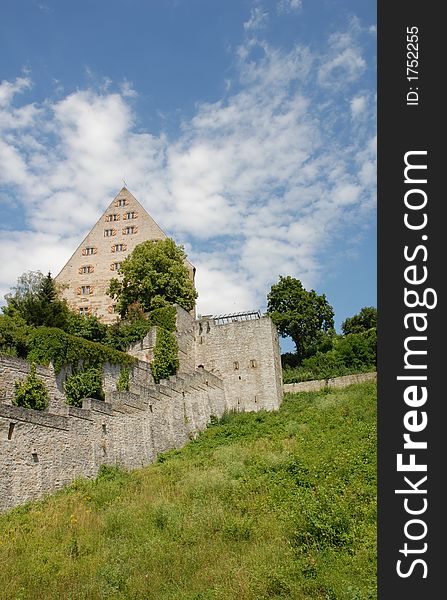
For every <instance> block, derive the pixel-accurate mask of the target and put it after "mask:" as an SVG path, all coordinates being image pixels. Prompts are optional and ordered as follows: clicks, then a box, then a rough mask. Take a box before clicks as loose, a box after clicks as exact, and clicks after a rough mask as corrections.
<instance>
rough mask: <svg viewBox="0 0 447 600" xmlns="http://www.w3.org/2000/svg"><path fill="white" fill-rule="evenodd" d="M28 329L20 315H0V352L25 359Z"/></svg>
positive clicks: (27, 345)
mask: <svg viewBox="0 0 447 600" xmlns="http://www.w3.org/2000/svg"><path fill="white" fill-rule="evenodd" d="M29 336H30V327H29V326H28V325H27V324H26V322H25V321H24V319H22V317H20V315H18V314H15V315H14V316H10V315H0V352H3V353H4V354H9V355H12V356H18V357H19V358H26V355H27V354H28V349H29Z"/></svg>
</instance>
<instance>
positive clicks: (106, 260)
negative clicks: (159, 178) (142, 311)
mask: <svg viewBox="0 0 447 600" xmlns="http://www.w3.org/2000/svg"><path fill="white" fill-rule="evenodd" d="M166 237H167V236H166V234H165V233H164V232H163V231H162V229H161V228H160V227H159V226H158V225H157V223H156V222H155V221H154V219H153V218H152V217H151V216H150V215H149V214H148V212H147V211H146V210H145V209H144V208H143V206H142V205H141V204H140V203H139V202H138V200H137V199H136V198H135V197H134V196H133V195H132V194H131V193H130V192H129V190H127V189H126V188H125V187H123V188H122V190H121V191H120V192H119V193H118V194H117V196H116V197H115V198H114V199H113V200H112V202H111V203H110V204H109V206H108V207H107V209H106V210H105V211H104V214H103V215H102V216H101V217H100V219H99V220H98V222H97V223H96V225H94V227H93V228H92V230H91V231H90V233H89V234H88V235H87V236H86V237H85V238H84V240H83V241H82V242H81V243H80V245H79V246H78V247H77V248H76V250H75V252H74V253H73V255H72V256H71V258H70V259H69V261H68V262H67V264H66V265H65V266H64V267H63V269H62V270H61V272H60V273H59V274H58V275H57V276H56V277H55V280H56V282H57V283H58V284H61V286H62V289H63V291H62V296H63V298H65V299H66V300H67V302H68V304H69V306H70V308H71V309H72V310H74V311H75V312H78V313H79V314H81V315H96V316H97V317H99V318H100V319H101V321H103V322H104V323H113V322H114V321H116V319H117V315H116V314H115V303H114V302H113V300H112V298H111V297H110V296H108V295H107V293H106V291H107V288H108V286H109V283H110V280H111V279H112V278H113V277H117V276H118V275H119V268H120V264H121V262H122V261H123V260H124V259H125V258H126V257H127V256H129V254H131V252H132V250H133V249H134V248H135V246H137V245H138V244H141V242H145V241H148V240H154V241H155V240H163V239H166ZM185 262H186V266H187V268H188V271H189V273H190V276H191V279H192V280H193V281H194V274H195V268H194V267H193V265H192V264H191V263H190V262H189V261H185Z"/></svg>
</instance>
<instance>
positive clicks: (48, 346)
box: [28, 327, 135, 373]
mask: <svg viewBox="0 0 447 600" xmlns="http://www.w3.org/2000/svg"><path fill="white" fill-rule="evenodd" d="M29 348H30V350H29V353H28V360H30V361H34V362H36V363H38V364H41V365H48V364H49V363H50V362H51V363H53V366H54V370H55V371H56V373H59V372H60V370H61V369H62V367H63V366H65V365H73V367H75V368H76V367H77V366H78V365H79V364H80V363H82V365H83V367H84V368H88V367H99V366H102V365H104V364H105V363H110V364H115V365H121V366H130V365H132V364H133V363H134V362H135V358H133V357H131V356H129V355H128V354H124V353H123V352H119V351H118V350H114V349H113V348H109V347H107V346H104V345H103V344H97V343H96V342H89V341H88V340H84V339H83V338H78V337H75V336H73V335H69V334H67V333H65V332H63V331H62V330H60V329H56V328H53V327H38V328H36V329H34V331H33V332H32V333H31V335H30V343H29Z"/></svg>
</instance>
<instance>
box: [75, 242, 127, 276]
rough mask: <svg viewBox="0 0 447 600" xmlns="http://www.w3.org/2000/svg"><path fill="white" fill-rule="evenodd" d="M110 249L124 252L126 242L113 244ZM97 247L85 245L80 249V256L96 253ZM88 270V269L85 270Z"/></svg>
mask: <svg viewBox="0 0 447 600" xmlns="http://www.w3.org/2000/svg"><path fill="white" fill-rule="evenodd" d="M110 250H111V251H112V252H125V251H126V250H127V244H114V245H113V246H112V247H111V248H110ZM97 252H98V249H97V248H95V247H93V246H86V247H85V248H83V249H82V256H92V255H93V254H96V253H97ZM87 272H88V271H87Z"/></svg>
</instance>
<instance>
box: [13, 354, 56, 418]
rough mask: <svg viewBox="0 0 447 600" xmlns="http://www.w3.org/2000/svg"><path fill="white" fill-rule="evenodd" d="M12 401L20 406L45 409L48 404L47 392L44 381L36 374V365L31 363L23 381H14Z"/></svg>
mask: <svg viewBox="0 0 447 600" xmlns="http://www.w3.org/2000/svg"><path fill="white" fill-rule="evenodd" d="M12 403H13V404H14V405H15V406H21V407H22V408H32V409H34V410H45V408H46V407H47V406H48V392H47V388H46V387H45V384H44V382H43V381H42V380H41V379H39V377H37V375H36V365H34V364H32V365H31V369H30V372H29V375H28V376H27V377H26V379H25V381H23V382H20V381H16V382H15V383H14V398H13V400H12Z"/></svg>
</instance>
